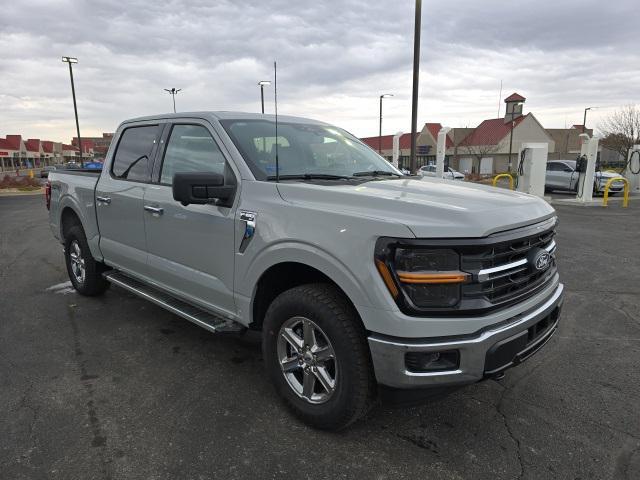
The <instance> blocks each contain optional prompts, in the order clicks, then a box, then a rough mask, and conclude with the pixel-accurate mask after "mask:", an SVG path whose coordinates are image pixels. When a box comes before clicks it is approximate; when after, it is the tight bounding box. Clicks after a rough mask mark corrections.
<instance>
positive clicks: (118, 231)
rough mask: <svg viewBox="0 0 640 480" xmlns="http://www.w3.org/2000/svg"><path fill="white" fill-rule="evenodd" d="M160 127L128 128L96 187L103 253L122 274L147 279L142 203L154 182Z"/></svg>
mask: <svg viewBox="0 0 640 480" xmlns="http://www.w3.org/2000/svg"><path fill="white" fill-rule="evenodd" d="M159 133H160V126H159V125H142V126H132V127H128V128H126V129H125V130H124V131H123V132H122V134H121V135H120V137H119V140H118V145H117V147H116V150H115V152H114V153H113V157H112V160H111V162H110V163H108V162H107V164H108V165H109V167H108V168H109V171H103V172H102V174H101V175H100V180H99V181H98V185H97V186H96V196H95V200H96V212H97V216H98V227H99V229H100V250H101V251H102V254H103V256H104V258H105V261H106V262H107V263H108V264H109V265H111V266H114V267H117V268H118V269H120V270H123V271H126V272H129V273H133V274H135V275H137V276H145V275H146V272H147V252H146V249H147V245H146V236H145V231H144V210H143V205H142V199H143V197H144V192H145V190H146V188H147V185H148V182H149V181H150V180H151V168H152V159H153V155H154V154H155V150H156V146H157V144H158V139H159Z"/></svg>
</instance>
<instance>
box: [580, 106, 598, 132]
mask: <svg viewBox="0 0 640 480" xmlns="http://www.w3.org/2000/svg"><path fill="white" fill-rule="evenodd" d="M594 108H596V107H587V108H585V109H584V118H583V119H582V133H585V130H586V129H587V111H588V110H591V109H594Z"/></svg>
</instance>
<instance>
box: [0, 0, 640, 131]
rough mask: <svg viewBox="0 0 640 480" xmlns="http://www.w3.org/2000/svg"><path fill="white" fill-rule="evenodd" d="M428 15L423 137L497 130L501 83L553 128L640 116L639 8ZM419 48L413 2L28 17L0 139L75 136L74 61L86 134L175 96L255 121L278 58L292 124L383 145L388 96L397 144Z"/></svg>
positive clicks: (156, 5)
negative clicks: (431, 125)
mask: <svg viewBox="0 0 640 480" xmlns="http://www.w3.org/2000/svg"><path fill="white" fill-rule="evenodd" d="M423 3H424V5H423V12H424V15H423V32H422V34H423V42H422V45H423V52H422V53H423V54H422V71H421V99H420V113H421V115H420V120H421V121H440V122H442V123H445V124H449V125H451V126H465V125H475V124H477V123H479V122H480V121H481V120H482V119H483V118H487V117H491V116H495V114H496V113H497V108H498V87H499V83H500V80H501V79H502V80H503V81H504V93H505V94H508V93H511V91H514V90H517V91H519V92H520V93H522V94H524V95H525V96H526V97H527V98H528V101H527V108H528V109H529V110H531V111H533V112H534V113H535V114H536V116H538V118H539V119H540V120H541V121H542V122H543V123H544V124H546V125H548V126H562V125H563V123H564V122H565V121H567V122H568V123H570V124H571V123H579V122H580V121H581V111H582V109H583V108H584V106H586V105H599V106H600V105H602V106H607V107H612V106H615V105H619V104H624V103H631V102H634V103H635V102H638V92H639V88H638V87H640V80H638V79H639V78H640V55H639V54H638V52H637V35H636V33H635V32H636V29H635V25H634V23H635V21H634V18H635V16H636V14H637V13H638V7H637V1H636V0H626V1H622V0H619V1H616V2H609V4H606V5H603V3H602V2H595V1H563V2H557V1H549V0H540V1H520V2H504V1H498V0H484V1H482V2H479V1H475V0H467V1H458V2H444V1H435V0H431V1H427V0H426V1H424V2H423ZM412 41H413V2H412V1H410V0H401V1H399V2H394V3H393V4H390V3H389V2H364V1H325V2H304V1H303V2H291V1H281V0H262V1H259V2H258V1H250V2H237V1H220V0H217V1H213V2H212V1H186V0H184V1H180V0H174V1H169V2H162V1H157V2H148V1H144V2H142V1H129V2H121V1H120V2H116V1H113V0H109V1H104V0H103V1H98V2H90V1H84V2H80V1H78V2H72V1H60V2H58V1H33V0H32V1H23V2H20V4H18V2H14V3H13V4H10V5H7V6H5V7H4V9H3V22H2V25H1V26H0V51H2V52H3V58H2V62H0V78H2V83H1V86H0V105H1V107H2V111H3V114H2V115H0V135H5V134H7V133H23V134H25V135H28V136H40V137H48V138H53V139H61V140H62V139H64V140H68V138H69V137H70V136H71V135H72V134H73V117H72V115H70V113H71V112H72V111H71V109H70V108H71V103H70V102H71V100H70V92H69V85H68V82H69V80H68V71H67V70H66V69H65V65H64V64H62V63H61V62H60V56H61V55H63V54H64V55H74V56H77V57H78V58H79V59H80V63H79V64H78V65H77V68H76V69H75V70H74V73H75V76H76V79H77V90H78V100H79V110H80V118H81V122H82V124H81V127H82V129H83V131H84V132H86V134H95V133H99V132H100V131H110V130H113V129H114V128H115V127H116V126H117V123H119V121H121V120H122V119H124V118H127V117H131V116H139V115H144V114H151V113H157V112H162V111H167V110H168V109H169V108H171V102H170V98H169V97H168V95H167V94H166V93H164V92H163V90H162V89H163V88H166V87H172V86H176V87H178V88H183V91H182V92H181V93H180V94H179V96H178V98H177V104H178V108H179V109H181V110H203V109H233V110H249V111H256V110H257V109H258V108H259V104H258V99H259V95H258V87H257V85H256V83H257V81H258V80H261V79H265V78H271V77H272V62H273V59H274V58H277V60H278V65H279V87H280V88H279V99H281V101H282V104H281V107H280V110H281V111H282V112H283V113H288V114H297V115H303V116H309V117H315V118H320V119H322V120H326V121H330V122H334V123H338V124H340V125H341V126H344V127H345V128H347V129H349V130H351V131H353V132H354V133H356V134H359V135H373V134H375V133H376V132H377V96H378V95H379V94H380V93H382V92H391V93H394V94H395V97H394V98H393V99H389V100H387V101H386V102H385V123H384V125H385V130H388V131H389V132H394V131H397V130H399V129H402V130H405V131H406V130H408V128H409V121H410V95H411V61H412ZM271 95H272V92H271V91H270V90H269V98H271ZM268 108H269V109H271V108H272V107H271V102H269V105H268ZM606 111H607V110H606V109H602V110H600V111H594V112H593V113H592V114H591V115H592V118H593V120H594V121H596V119H597V116H598V115H599V114H600V115H603V114H605V113H606ZM598 112H600V113H598Z"/></svg>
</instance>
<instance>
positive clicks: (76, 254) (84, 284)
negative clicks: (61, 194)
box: [64, 225, 110, 296]
mask: <svg viewBox="0 0 640 480" xmlns="http://www.w3.org/2000/svg"><path fill="white" fill-rule="evenodd" d="M64 258H65V263H66V265H67V272H68V274H69V279H70V280H71V283H72V284H73V287H74V288H75V289H76V290H77V291H78V293H80V294H81V295H86V296H95V295H100V294H102V293H104V291H105V290H106V289H107V288H109V285H110V284H109V282H107V281H106V280H105V279H104V278H103V277H102V272H104V270H105V266H104V264H103V263H100V262H97V261H96V260H95V259H94V258H93V256H92V255H91V251H90V250H89V244H88V243H87V238H86V237H85V234H84V230H83V229H82V227H81V226H79V225H74V226H72V227H71V228H69V231H68V232H67V233H66V235H65V242H64Z"/></svg>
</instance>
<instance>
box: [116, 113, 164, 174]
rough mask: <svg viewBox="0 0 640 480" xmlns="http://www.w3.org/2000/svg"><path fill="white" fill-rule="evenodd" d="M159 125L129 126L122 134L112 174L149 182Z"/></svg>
mask: <svg viewBox="0 0 640 480" xmlns="http://www.w3.org/2000/svg"><path fill="white" fill-rule="evenodd" d="M159 132H160V126H159V125H145V126H140V127H128V128H126V129H125V130H124V131H123V132H122V135H121V136H120V140H119V141H118V147H117V148H116V151H115V153H114V155H113V162H112V163H111V175H112V176H113V177H114V178H117V179H120V180H130V181H137V182H148V181H150V180H151V165H152V161H153V152H154V148H155V146H156V144H157V141H158V134H159Z"/></svg>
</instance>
